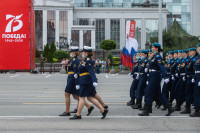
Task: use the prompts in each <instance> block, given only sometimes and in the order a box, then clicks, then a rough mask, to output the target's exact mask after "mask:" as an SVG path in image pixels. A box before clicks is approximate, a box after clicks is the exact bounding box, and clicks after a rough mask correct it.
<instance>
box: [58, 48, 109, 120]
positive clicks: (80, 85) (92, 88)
mask: <svg viewBox="0 0 200 133" xmlns="http://www.w3.org/2000/svg"><path fill="white" fill-rule="evenodd" d="M78 54H79V48H78V47H75V46H73V47H71V50H70V57H71V60H69V61H68V63H67V64H68V65H67V69H66V71H67V73H68V77H67V85H66V88H65V106H66V110H65V111H64V112H63V113H62V114H60V115H59V116H71V113H74V116H73V117H70V118H69V119H70V120H76V119H82V117H81V112H82V109H83V107H84V106H86V107H87V109H88V113H87V116H89V115H90V114H91V113H92V111H93V110H94V107H93V106H91V105H90V104H88V102H87V101H86V100H85V98H87V99H88V101H90V102H91V103H93V104H94V105H95V106H96V107H97V108H98V109H99V110H100V112H101V114H102V117H101V119H104V118H105V117H106V115H107V113H108V106H107V105H105V103H104V102H103V101H102V99H101V97H100V96H99V95H98V94H97V91H96V86H97V85H98V83H97V78H96V75H95V72H94V65H95V62H94V61H93V60H92V58H91V57H92V55H93V54H92V48H91V47H87V46H84V48H83V50H82V51H81V55H82V59H83V60H82V61H79V59H78ZM70 95H72V96H73V98H74V99H75V100H77V101H78V104H77V108H75V109H74V111H70V104H71V101H70Z"/></svg>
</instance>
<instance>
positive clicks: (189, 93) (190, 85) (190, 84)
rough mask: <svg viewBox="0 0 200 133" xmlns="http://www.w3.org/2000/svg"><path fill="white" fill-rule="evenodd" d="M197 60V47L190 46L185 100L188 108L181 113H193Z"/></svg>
mask: <svg viewBox="0 0 200 133" xmlns="http://www.w3.org/2000/svg"><path fill="white" fill-rule="evenodd" d="M195 62H196V48H190V50H189V61H188V63H187V66H186V72H185V74H186V75H185V79H186V88H185V100H186V108H185V110H184V111H182V112H181V114H190V113H191V109H190V107H191V104H192V102H193V92H194V86H195V80H194V75H195V69H194V64H195Z"/></svg>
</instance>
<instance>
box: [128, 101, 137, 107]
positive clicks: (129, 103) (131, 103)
mask: <svg viewBox="0 0 200 133" xmlns="http://www.w3.org/2000/svg"><path fill="white" fill-rule="evenodd" d="M132 105H135V103H134V102H133V101H129V102H127V106H132Z"/></svg>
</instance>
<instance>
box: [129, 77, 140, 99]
mask: <svg viewBox="0 0 200 133" xmlns="http://www.w3.org/2000/svg"><path fill="white" fill-rule="evenodd" d="M138 82H139V80H137V79H136V78H134V79H133V81H132V84H131V87H130V97H131V98H135V95H136V94H135V91H136V89H137V86H138Z"/></svg>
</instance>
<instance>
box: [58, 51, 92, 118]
mask: <svg viewBox="0 0 200 133" xmlns="http://www.w3.org/2000/svg"><path fill="white" fill-rule="evenodd" d="M78 51H79V48H78V47H71V51H70V56H71V58H72V59H71V60H70V61H69V62H68V66H67V73H68V78H67V85H66V89H65V106H66V111H65V112H64V113H62V114H60V115H59V116H70V115H71V114H70V95H72V96H73V97H74V99H76V100H77V101H79V92H78V90H77V89H76V85H77V84H78V80H75V78H74V74H77V73H78V66H79V59H78V57H77V56H78ZM85 105H86V107H87V108H88V114H87V115H90V113H91V112H92V110H93V109H94V107H93V106H90V105H89V104H88V103H87V102H85ZM76 112H77V109H75V110H74V111H72V112H71V113H76Z"/></svg>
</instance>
